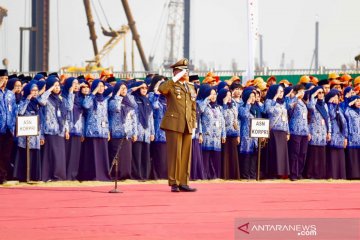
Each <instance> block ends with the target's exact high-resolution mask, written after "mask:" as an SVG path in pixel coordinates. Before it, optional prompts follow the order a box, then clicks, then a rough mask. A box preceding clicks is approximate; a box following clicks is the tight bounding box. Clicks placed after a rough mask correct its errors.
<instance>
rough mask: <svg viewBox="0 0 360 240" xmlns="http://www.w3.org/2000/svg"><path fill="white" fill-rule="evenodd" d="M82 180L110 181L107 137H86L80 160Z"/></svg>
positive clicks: (80, 178) (80, 176)
mask: <svg viewBox="0 0 360 240" xmlns="http://www.w3.org/2000/svg"><path fill="white" fill-rule="evenodd" d="M78 179H79V180H80V181H109V180H110V176H109V150H108V140H107V139H106V138H86V139H85V141H84V143H83V151H82V157H81V161H80V168H79V176H78Z"/></svg>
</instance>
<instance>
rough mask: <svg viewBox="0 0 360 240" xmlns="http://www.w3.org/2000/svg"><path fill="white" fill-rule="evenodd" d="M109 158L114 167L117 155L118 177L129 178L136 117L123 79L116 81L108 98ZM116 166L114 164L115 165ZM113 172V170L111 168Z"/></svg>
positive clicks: (135, 135)
mask: <svg viewBox="0 0 360 240" xmlns="http://www.w3.org/2000/svg"><path fill="white" fill-rule="evenodd" d="M109 123H110V135H111V139H110V141H109V160H110V167H112V168H113V169H114V164H115V162H114V161H115V157H116V155H117V160H118V164H119V165H118V168H119V179H122V180H123V179H131V165H132V143H133V142H135V141H136V138H137V125H138V122H137V118H136V114H135V105H134V104H133V103H132V102H131V101H130V99H129V96H128V95H127V86H126V84H125V82H124V81H117V82H116V84H115V86H114V90H113V94H112V97H111V98H110V99H109ZM115 166H116V165H115ZM112 172H114V170H112Z"/></svg>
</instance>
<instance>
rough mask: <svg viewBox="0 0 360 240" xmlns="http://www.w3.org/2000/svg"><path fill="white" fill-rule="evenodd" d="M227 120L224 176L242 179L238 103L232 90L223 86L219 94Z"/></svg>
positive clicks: (218, 97)
mask: <svg viewBox="0 0 360 240" xmlns="http://www.w3.org/2000/svg"><path fill="white" fill-rule="evenodd" d="M217 104H218V105H219V106H221V107H222V110H223V116H224V120H225V130H226V142H225V143H223V144H222V151H221V152H222V170H223V171H222V178H223V179H240V167H239V155H238V145H239V143H240V121H239V118H238V116H239V113H238V108H237V104H236V103H235V102H234V101H233V100H232V99H231V92H230V91H229V90H228V89H226V88H223V89H221V90H220V91H219V94H218V96H217Z"/></svg>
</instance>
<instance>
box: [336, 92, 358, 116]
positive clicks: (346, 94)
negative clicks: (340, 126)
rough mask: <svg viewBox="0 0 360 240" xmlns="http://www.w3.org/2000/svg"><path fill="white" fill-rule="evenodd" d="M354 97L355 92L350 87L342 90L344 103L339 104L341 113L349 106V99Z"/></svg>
mask: <svg viewBox="0 0 360 240" xmlns="http://www.w3.org/2000/svg"><path fill="white" fill-rule="evenodd" d="M354 95H355V92H354V89H353V88H352V87H346V88H345V89H344V101H343V102H340V105H339V106H340V109H341V110H342V111H343V113H345V111H346V108H347V107H348V106H349V101H350V98H351V97H352V96H354ZM339 100H340V99H339Z"/></svg>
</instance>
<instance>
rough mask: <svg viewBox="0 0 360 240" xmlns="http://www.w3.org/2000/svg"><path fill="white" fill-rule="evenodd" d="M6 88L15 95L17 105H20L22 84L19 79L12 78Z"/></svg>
mask: <svg viewBox="0 0 360 240" xmlns="http://www.w3.org/2000/svg"><path fill="white" fill-rule="evenodd" d="M6 88H7V89H8V90H10V91H12V92H13V93H14V94H15V101H16V104H19V103H20V101H21V99H22V94H21V90H22V84H21V81H20V79H19V78H11V79H9V81H8V82H7V84H6Z"/></svg>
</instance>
